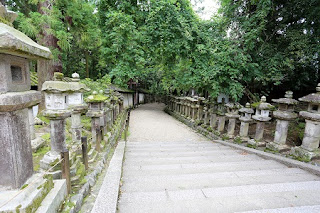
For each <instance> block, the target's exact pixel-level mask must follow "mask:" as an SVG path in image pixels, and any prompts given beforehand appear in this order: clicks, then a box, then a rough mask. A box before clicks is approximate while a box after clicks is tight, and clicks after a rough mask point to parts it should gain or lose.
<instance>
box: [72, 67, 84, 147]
mask: <svg viewBox="0 0 320 213" xmlns="http://www.w3.org/2000/svg"><path fill="white" fill-rule="evenodd" d="M69 84H71V85H70V86H71V87H73V88H74V89H73V92H72V93H70V94H69V95H68V96H67V105H68V107H69V108H70V109H71V110H72V114H71V129H72V141H74V142H76V143H80V142H81V129H82V125H81V114H83V113H85V112H86V111H87V110H88V105H87V104H86V103H85V102H84V98H83V93H84V92H86V91H89V89H88V88H87V87H86V85H84V84H81V83H80V76H79V74H78V73H73V74H72V82H70V83H69Z"/></svg>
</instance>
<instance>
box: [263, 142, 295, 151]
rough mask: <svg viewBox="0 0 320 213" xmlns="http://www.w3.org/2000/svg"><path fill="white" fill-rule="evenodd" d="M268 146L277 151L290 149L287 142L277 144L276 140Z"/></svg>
mask: <svg viewBox="0 0 320 213" xmlns="http://www.w3.org/2000/svg"><path fill="white" fill-rule="evenodd" d="M267 148H268V149H271V150H273V151H276V152H286V151H289V150H290V147H289V146H288V145H286V144H277V143H275V142H270V143H267Z"/></svg>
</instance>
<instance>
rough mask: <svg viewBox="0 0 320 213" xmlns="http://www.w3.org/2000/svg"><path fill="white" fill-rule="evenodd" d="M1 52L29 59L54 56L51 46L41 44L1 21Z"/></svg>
mask: <svg viewBox="0 0 320 213" xmlns="http://www.w3.org/2000/svg"><path fill="white" fill-rule="evenodd" d="M0 53H5V54H10V55H17V56H21V57H24V58H29V59H38V58H46V59H50V58H52V54H51V52H50V50H49V48H47V47H44V46H41V45H39V44H37V43H36V42H34V41H33V40H32V39H31V38H29V37H28V36H26V35H25V34H23V33H22V32H20V31H18V30H16V29H14V28H13V27H10V26H8V25H6V24H3V23H0Z"/></svg>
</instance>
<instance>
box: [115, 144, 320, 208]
mask: <svg viewBox="0 0 320 213" xmlns="http://www.w3.org/2000/svg"><path fill="white" fill-rule="evenodd" d="M319 198H320V177H319V176H316V175H313V174H311V173H308V172H306V171H304V170H302V169H299V168H289V167H287V166H285V165H283V164H281V163H278V162H276V161H273V160H266V159H263V158H261V157H258V156H257V155H254V154H249V153H247V152H245V151H242V150H237V149H234V148H231V147H228V146H224V145H221V144H219V143H214V142H207V141H201V142H194V141H193V142H127V146H126V150H125V161H124V163H123V173H122V186H121V188H120V196H119V202H118V210H119V211H120V212H125V213H127V212H148V213H149V212H166V213H167V212H183V213H185V212H308V213H310V212H320V199H319Z"/></svg>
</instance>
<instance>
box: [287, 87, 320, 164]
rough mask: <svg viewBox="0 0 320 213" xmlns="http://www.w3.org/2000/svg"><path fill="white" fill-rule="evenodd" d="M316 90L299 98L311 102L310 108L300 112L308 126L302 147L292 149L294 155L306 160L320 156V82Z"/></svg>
mask: <svg viewBox="0 0 320 213" xmlns="http://www.w3.org/2000/svg"><path fill="white" fill-rule="evenodd" d="M316 91H317V93H312V94H310V95H307V96H305V97H302V98H299V101H303V102H307V103H309V104H308V110H307V111H301V112H300V113H299V115H300V116H301V117H303V118H304V119H305V121H306V127H305V131H304V137H303V140H302V145H301V146H300V147H294V148H293V149H292V150H291V153H292V154H293V155H295V156H297V157H300V158H302V159H303V160H306V161H310V160H312V159H313V158H316V157H320V150H319V143H320V83H319V84H318V86H317V88H316Z"/></svg>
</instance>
